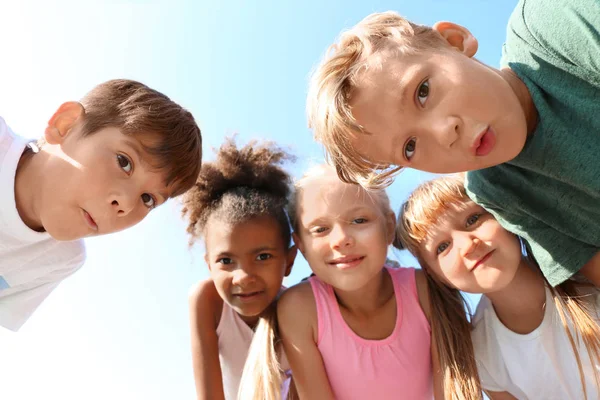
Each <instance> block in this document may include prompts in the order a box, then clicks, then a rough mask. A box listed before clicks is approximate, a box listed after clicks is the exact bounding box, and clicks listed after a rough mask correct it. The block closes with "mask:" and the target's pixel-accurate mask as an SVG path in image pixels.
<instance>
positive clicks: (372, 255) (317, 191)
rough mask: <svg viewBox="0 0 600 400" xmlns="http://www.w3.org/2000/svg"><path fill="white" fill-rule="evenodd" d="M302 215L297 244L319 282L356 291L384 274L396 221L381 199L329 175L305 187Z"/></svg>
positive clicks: (299, 209) (299, 212)
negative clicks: (382, 271)
mask: <svg viewBox="0 0 600 400" xmlns="http://www.w3.org/2000/svg"><path fill="white" fill-rule="evenodd" d="M297 215H298V225H299V226H298V227H297V232H296V233H295V241H296V242H297V243H298V248H299V249H300V251H301V252H302V254H303V255H304V258H305V259H306V260H307V262H308V264H309V265H310V268H311V269H312V271H313V272H314V273H315V274H316V275H317V277H319V279H321V280H322V281H324V282H326V283H328V284H330V285H332V286H333V287H335V288H337V289H339V290H345V291H352V290H357V289H360V288H361V287H363V286H364V285H366V284H367V283H368V282H369V281H370V280H371V279H373V278H374V277H376V276H377V274H379V273H380V272H381V270H382V268H383V265H384V263H385V260H386V255H387V249H388V246H389V244H390V243H391V242H392V240H393V233H394V227H395V221H394V213H393V212H391V211H389V212H385V211H384V210H383V207H382V206H381V200H380V199H379V198H378V197H377V195H375V194H372V193H368V192H366V191H365V190H364V189H362V188H360V186H357V185H349V184H345V183H343V182H341V181H340V180H339V179H338V178H337V176H335V174H334V173H333V174H327V175H325V176H322V177H321V176H320V177H315V178H313V179H312V180H310V181H309V182H307V183H306V185H305V186H303V187H302V189H301V191H300V193H299V198H298V204H297Z"/></svg>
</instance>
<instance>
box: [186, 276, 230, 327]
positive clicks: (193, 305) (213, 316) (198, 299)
mask: <svg viewBox="0 0 600 400" xmlns="http://www.w3.org/2000/svg"><path fill="white" fill-rule="evenodd" d="M188 302H189V306H190V312H191V313H193V314H196V315H203V316H205V317H206V318H209V320H211V321H214V323H215V329H216V327H217V326H218V325H219V321H220V320H221V312H222V311H223V299H222V298H221V296H219V292H217V288H216V287H215V284H214V282H213V281H212V280H211V279H206V280H203V281H200V282H198V283H197V284H196V285H194V286H193V287H192V288H191V289H190V291H189V293H188Z"/></svg>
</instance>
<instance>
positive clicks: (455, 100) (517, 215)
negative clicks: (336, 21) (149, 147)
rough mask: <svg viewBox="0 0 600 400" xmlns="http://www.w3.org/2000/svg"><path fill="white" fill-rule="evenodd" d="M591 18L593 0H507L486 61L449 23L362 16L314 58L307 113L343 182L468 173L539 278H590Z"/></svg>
mask: <svg viewBox="0 0 600 400" xmlns="http://www.w3.org/2000/svg"><path fill="white" fill-rule="evenodd" d="M599 29H600V3H598V2H597V1H595V0H577V1H576V0H560V1H555V0H521V1H520V2H519V3H518V5H517V7H516V9H515V11H514V12H513V14H512V16H511V18H510V21H509V24H508V29H507V38H506V42H505V45H504V49H503V58H502V67H501V68H500V69H495V68H492V67H489V66H487V65H484V64H482V63H481V62H479V61H477V60H476V59H474V58H473V57H474V55H475V53H476V51H477V40H476V39H475V37H474V36H473V35H472V34H471V33H470V32H469V31H468V30H467V29H466V28H464V27H462V26H460V25H456V24H453V23H450V22H440V23H437V24H435V25H434V26H433V27H432V28H430V27H426V26H420V25H416V24H414V23H412V22H410V21H407V20H406V19H404V18H402V17H400V16H399V15H398V14H396V13H391V12H388V13H380V14H374V15H371V16H369V17H367V18H365V19H364V20H363V21H361V22H360V23H359V24H358V25H357V26H356V27H354V28H353V29H351V30H350V31H348V32H345V33H344V34H342V35H341V37H340V40H339V42H338V43H337V44H336V45H334V46H333V47H332V49H331V51H330V53H329V54H328V55H327V56H326V58H325V60H324V61H323V62H322V63H321V64H320V65H319V67H318V68H317V70H316V72H315V74H314V76H313V80H312V83H311V88H310V91H309V98H308V113H309V121H310V125H311V126H312V128H313V129H314V131H315V136H316V138H317V139H318V140H320V141H321V142H322V143H323V144H324V145H325V147H326V149H327V151H328V154H329V156H330V158H331V160H332V161H333V163H334V164H335V165H336V167H337V169H338V172H339V174H340V177H341V178H342V179H343V180H345V181H347V182H358V183H361V184H363V185H366V186H371V185H374V186H381V185H386V184H389V183H390V181H391V179H392V177H393V175H394V174H395V173H397V172H398V171H399V170H400V169H402V168H404V167H410V168H415V169H418V170H423V171H429V172H436V173H451V172H462V171H470V172H468V173H467V184H466V186H467V189H468V192H469V195H470V196H471V198H473V200H475V201H476V202H477V203H479V204H480V205H482V206H484V207H485V208H486V209H487V210H489V211H490V212H492V214H493V215H494V216H495V217H496V218H497V219H498V220H499V221H500V222H501V224H502V225H503V226H504V227H505V228H506V229H507V230H509V231H511V232H513V233H515V234H517V235H519V236H521V237H523V238H525V239H526V240H527V241H528V242H529V244H530V245H531V248H532V250H533V254H534V256H535V258H536V259H537V261H538V262H539V263H540V266H541V268H542V271H543V272H544V275H545V276H546V278H547V279H548V281H549V282H550V283H551V284H552V285H553V286H555V285H558V284H560V283H561V282H563V281H565V280H566V279H568V278H569V277H571V276H572V275H573V274H575V273H576V272H578V271H581V272H582V273H583V274H584V275H585V276H586V277H587V278H588V279H590V280H592V281H593V282H594V283H595V285H596V286H599V287H600V252H599V251H600V178H599V177H600V163H599V162H598V155H599V154H600V119H599V118H598V115H600V101H599V99H600V33H599ZM378 170H379V172H381V173H379V174H377V173H376V172H377V171H378Z"/></svg>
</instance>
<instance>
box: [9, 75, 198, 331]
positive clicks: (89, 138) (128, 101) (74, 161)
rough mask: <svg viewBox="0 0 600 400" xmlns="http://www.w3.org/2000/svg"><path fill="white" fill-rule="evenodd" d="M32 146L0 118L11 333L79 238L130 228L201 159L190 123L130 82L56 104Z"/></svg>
mask: <svg viewBox="0 0 600 400" xmlns="http://www.w3.org/2000/svg"><path fill="white" fill-rule="evenodd" d="M38 144H39V147H38V145H35V144H34V143H28V141H27V140H25V139H23V138H21V137H19V136H17V135H15V134H14V133H13V132H12V131H11V130H10V128H9V127H8V126H7V125H6V123H5V122H4V120H3V119H2V118H0V187H1V190H0V326H3V327H5V328H8V329H11V330H14V331H16V330H18V329H19V328H20V327H21V325H22V324H23V323H25V321H26V320H27V319H28V318H29V316H30V315H31V314H32V313H33V311H34V310H35V309H36V308H37V306H38V305H39V304H40V303H41V302H42V301H43V300H44V299H45V298H46V297H47V296H48V295H49V294H50V292H51V291H52V290H53V289H54V288H55V287H56V286H57V285H58V284H59V283H60V281H62V280H63V279H65V278H66V277H67V276H69V275H71V274H72V273H74V272H75V271H76V270H77V269H79V267H81V265H82V264H83V262H84V260H85V248H84V244H83V241H82V238H84V237H89V236H96V235H103V234H107V233H112V232H117V231H120V230H123V229H126V228H129V227H131V226H133V225H135V224H137V223H138V222H140V221H141V220H142V219H143V218H144V217H146V215H148V213H149V212H150V210H152V209H153V208H155V207H157V206H159V205H161V204H163V203H164V202H165V201H166V200H167V199H169V198H171V197H175V196H178V195H180V194H182V193H183V192H185V191H186V190H187V189H188V188H190V187H191V186H192V185H193V184H194V183H195V182H196V178H197V176H198V173H199V171H200V163H201V158H202V137H201V134H200V129H199V128H198V126H197V125H196V122H195V121H194V118H193V116H192V114H191V113H190V112H188V111H186V110H185V109H183V108H182V107H181V106H179V105H178V104H176V103H175V102H173V101H172V100H170V99H169V98H168V97H167V96H165V95H163V94H162V93H159V92H157V91H155V90H153V89H151V88H149V87H147V86H145V85H143V84H141V83H139V82H135V81H131V80H112V81H108V82H105V83H103V84H100V85H98V86H97V87H95V88H94V89H93V90H92V91H90V92H89V93H88V94H87V95H86V96H85V97H84V98H83V99H82V100H81V102H67V103H64V104H62V105H61V106H60V107H59V108H58V110H57V111H56V112H55V113H54V115H53V116H52V118H50V121H49V122H48V126H47V128H46V130H45V132H44V137H43V139H42V140H40V142H38Z"/></svg>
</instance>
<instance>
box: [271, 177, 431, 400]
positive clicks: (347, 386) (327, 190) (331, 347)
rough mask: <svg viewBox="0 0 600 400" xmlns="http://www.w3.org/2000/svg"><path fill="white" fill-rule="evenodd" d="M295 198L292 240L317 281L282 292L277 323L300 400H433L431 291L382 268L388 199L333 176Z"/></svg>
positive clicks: (415, 274)
mask: <svg viewBox="0 0 600 400" xmlns="http://www.w3.org/2000/svg"><path fill="white" fill-rule="evenodd" d="M296 189H297V190H296V199H295V205H294V206H293V207H292V213H291V215H292V218H291V219H292V224H293V226H294V231H295V234H294V241H295V242H296V244H297V246H298V248H299V249H300V251H301V252H302V254H303V255H304V257H305V258H306V260H307V261H308V263H309V264H310V267H311V269H312V270H313V272H314V273H315V275H316V276H315V277H313V278H311V279H310V280H309V282H303V283H300V284H298V285H296V286H294V287H292V288H290V289H288V290H287V291H286V292H285V293H284V294H283V295H282V296H281V298H280V300H279V301H278V308H277V314H278V319H279V321H278V322H279V330H280V334H281V337H282V339H283V344H284V349H285V352H286V355H287V357H288V359H289V362H290V365H291V367H292V371H293V374H294V381H295V384H296V387H297V390H298V394H299V396H300V398H301V399H334V398H335V399H340V400H346V399H371V398H372V399H378V400H385V399H398V398H406V399H431V398H432V397H433V392H434V387H439V385H434V381H435V382H436V383H437V381H438V379H437V374H433V373H432V368H433V370H435V371H438V370H439V368H438V365H437V364H438V363H437V356H436V354H437V352H436V351H435V344H434V343H432V341H431V332H430V325H429V321H428V318H429V315H430V305H429V295H428V290H427V282H426V280H425V276H424V275H423V273H422V271H420V270H415V269H409V268H406V269H403V268H401V269H391V268H386V267H384V263H385V260H386V255H387V251H388V246H389V245H390V244H391V243H392V241H393V239H394V229H395V218H394V213H393V211H391V208H390V205H389V199H388V197H387V195H386V194H385V192H384V191H370V192H367V191H365V190H364V189H362V188H360V187H359V186H356V185H349V184H345V183H343V182H341V181H340V180H339V179H338V177H337V175H336V173H335V171H334V170H333V169H332V168H330V167H320V168H318V169H316V170H315V172H314V173H312V174H309V175H307V176H305V177H304V178H302V179H301V180H300V181H299V182H298V183H297V185H296ZM436 393H437V390H436ZM436 397H437V396H436ZM439 398H441V393H440V397H439Z"/></svg>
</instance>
